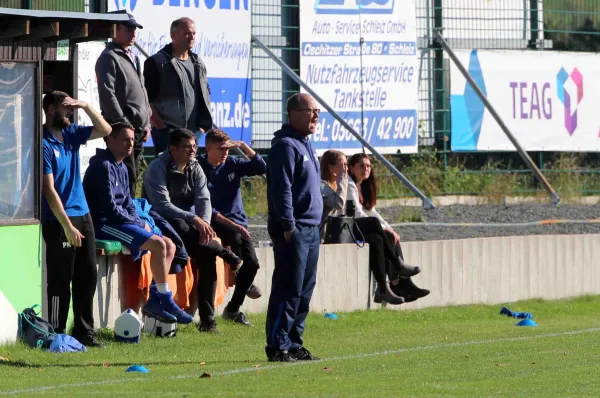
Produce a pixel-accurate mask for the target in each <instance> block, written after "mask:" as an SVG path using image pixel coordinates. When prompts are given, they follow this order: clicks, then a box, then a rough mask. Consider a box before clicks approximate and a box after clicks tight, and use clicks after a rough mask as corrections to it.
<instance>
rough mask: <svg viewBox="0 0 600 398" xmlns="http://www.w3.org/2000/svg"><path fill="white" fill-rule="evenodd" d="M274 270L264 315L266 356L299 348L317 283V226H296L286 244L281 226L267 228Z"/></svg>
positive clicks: (318, 238)
mask: <svg viewBox="0 0 600 398" xmlns="http://www.w3.org/2000/svg"><path fill="white" fill-rule="evenodd" d="M269 235H270V236H271V240H272V241H273V252H274V257H275V270H274V271H273V282H272V286H271V296H270V297H269V308H268V311H267V328H266V332H267V347H266V349H265V350H266V353H267V356H269V357H270V356H272V355H273V354H274V353H275V351H278V350H290V349H297V348H300V347H302V345H303V341H302V333H303V332H304V326H305V323H306V317H307V316H308V312H309V306H310V299H311V297H312V293H313V290H314V288H315V284H316V282H317V263H318V261H319V245H320V243H321V242H320V240H321V238H320V234H319V227H318V226H304V225H296V229H295V231H294V234H293V235H292V238H291V239H290V241H289V242H288V241H287V240H285V238H284V236H283V230H282V229H281V227H280V226H271V225H270V226H269Z"/></svg>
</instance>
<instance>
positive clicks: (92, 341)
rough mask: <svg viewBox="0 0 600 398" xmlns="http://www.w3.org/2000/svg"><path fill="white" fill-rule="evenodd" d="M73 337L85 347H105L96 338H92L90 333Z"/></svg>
mask: <svg viewBox="0 0 600 398" xmlns="http://www.w3.org/2000/svg"><path fill="white" fill-rule="evenodd" d="M73 337H74V338H75V339H76V340H77V341H79V342H80V343H81V344H83V345H84V346H86V347H93V348H104V347H105V346H104V344H102V343H101V342H100V341H99V340H98V339H97V338H96V336H94V335H93V334H92V333H86V334H83V335H80V336H73Z"/></svg>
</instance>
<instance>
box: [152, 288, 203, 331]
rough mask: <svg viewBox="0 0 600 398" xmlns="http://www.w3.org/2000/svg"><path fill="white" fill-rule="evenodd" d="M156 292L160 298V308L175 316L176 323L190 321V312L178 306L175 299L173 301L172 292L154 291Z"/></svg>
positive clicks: (191, 319)
mask: <svg viewBox="0 0 600 398" xmlns="http://www.w3.org/2000/svg"><path fill="white" fill-rule="evenodd" d="M156 294H157V296H158V298H159V299H160V303H161V308H162V309H163V310H164V311H166V312H168V313H169V314H170V315H173V316H175V318H176V319H177V323H181V324H183V325H185V324H188V323H192V321H193V320H194V318H192V316H191V315H190V314H188V313H187V312H185V311H184V310H182V309H181V308H179V306H178V305H177V304H176V303H175V301H173V293H172V292H167V293H158V291H156Z"/></svg>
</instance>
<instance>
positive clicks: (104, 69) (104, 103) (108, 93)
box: [96, 14, 152, 197]
mask: <svg viewBox="0 0 600 398" xmlns="http://www.w3.org/2000/svg"><path fill="white" fill-rule="evenodd" d="M127 15H129V21H126V22H123V23H119V24H117V30H116V35H115V37H114V38H113V41H112V42H110V43H108V44H107V45H106V49H105V50H104V51H103V52H102V54H101V55H100V57H99V58H98V61H97V62H96V78H97V79H98V95H99V97H100V110H101V111H102V116H104V118H105V119H106V120H107V121H108V122H109V123H128V124H131V125H132V126H133V127H134V129H135V136H134V144H133V152H132V153H131V155H130V156H128V157H126V158H125V160H123V162H124V163H125V165H126V166H127V171H128V173H129V189H130V192H131V196H132V197H135V192H136V189H135V188H136V183H137V179H138V176H139V172H140V161H141V154H142V151H143V149H144V142H145V141H146V140H148V137H149V132H150V116H151V115H152V109H151V108H150V103H149V101H148V95H147V93H146V88H145V87H144V78H143V76H142V68H141V63H140V60H139V58H138V57H137V56H136V55H134V54H133V53H132V52H131V47H132V46H133V44H134V43H135V35H136V30H137V29H138V28H139V29H142V25H140V24H139V23H137V22H136V20H135V19H134V18H133V16H132V15H131V14H127Z"/></svg>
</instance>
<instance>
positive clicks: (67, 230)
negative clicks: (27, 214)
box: [42, 91, 111, 347]
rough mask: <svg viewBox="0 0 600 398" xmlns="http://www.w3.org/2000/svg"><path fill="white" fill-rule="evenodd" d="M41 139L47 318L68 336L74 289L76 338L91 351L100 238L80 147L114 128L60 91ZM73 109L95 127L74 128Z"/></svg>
mask: <svg viewBox="0 0 600 398" xmlns="http://www.w3.org/2000/svg"><path fill="white" fill-rule="evenodd" d="M42 106H43V108H44V113H45V115H46V124H44V138H43V153H44V160H43V177H42V193H43V198H42V234H43V236H44V241H45V242H46V270H47V277H46V283H47V286H48V314H49V321H50V324H52V326H53V327H54V330H55V331H56V332H57V333H65V329H66V327H67V316H68V314H69V304H70V301H71V286H72V289H73V315H74V326H73V333H72V334H73V336H74V337H75V338H76V339H77V340H79V341H80V342H81V343H82V344H84V345H86V346H88V347H98V346H101V344H100V343H99V342H98V341H97V340H96V338H95V337H94V334H93V331H94V317H93V300H94V294H95V292H96V279H97V270H96V238H95V235H94V225H93V223H92V218H91V216H90V213H89V209H88V205H87V202H86V200H85V194H84V193H83V186H82V184H81V172H80V166H79V147H80V146H81V145H83V144H85V143H86V142H87V141H88V140H92V139H96V138H102V137H106V136H107V135H108V134H110V131H111V127H110V125H109V124H108V123H107V122H106V121H105V120H104V119H103V118H102V116H100V114H99V113H98V112H96V111H95V110H94V109H92V108H91V107H90V106H89V105H88V104H87V103H85V102H82V101H77V100H75V99H73V98H71V97H69V96H68V95H67V94H66V93H64V92H61V91H53V92H51V93H49V94H46V96H45V97H44V100H43V103H42ZM74 109H80V110H82V111H84V112H85V113H86V114H87V115H88V116H89V118H90V119H91V120H92V124H93V127H81V126H78V125H76V124H74V123H71V122H70V120H69V117H70V116H71V115H72V114H73V110H74Z"/></svg>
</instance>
